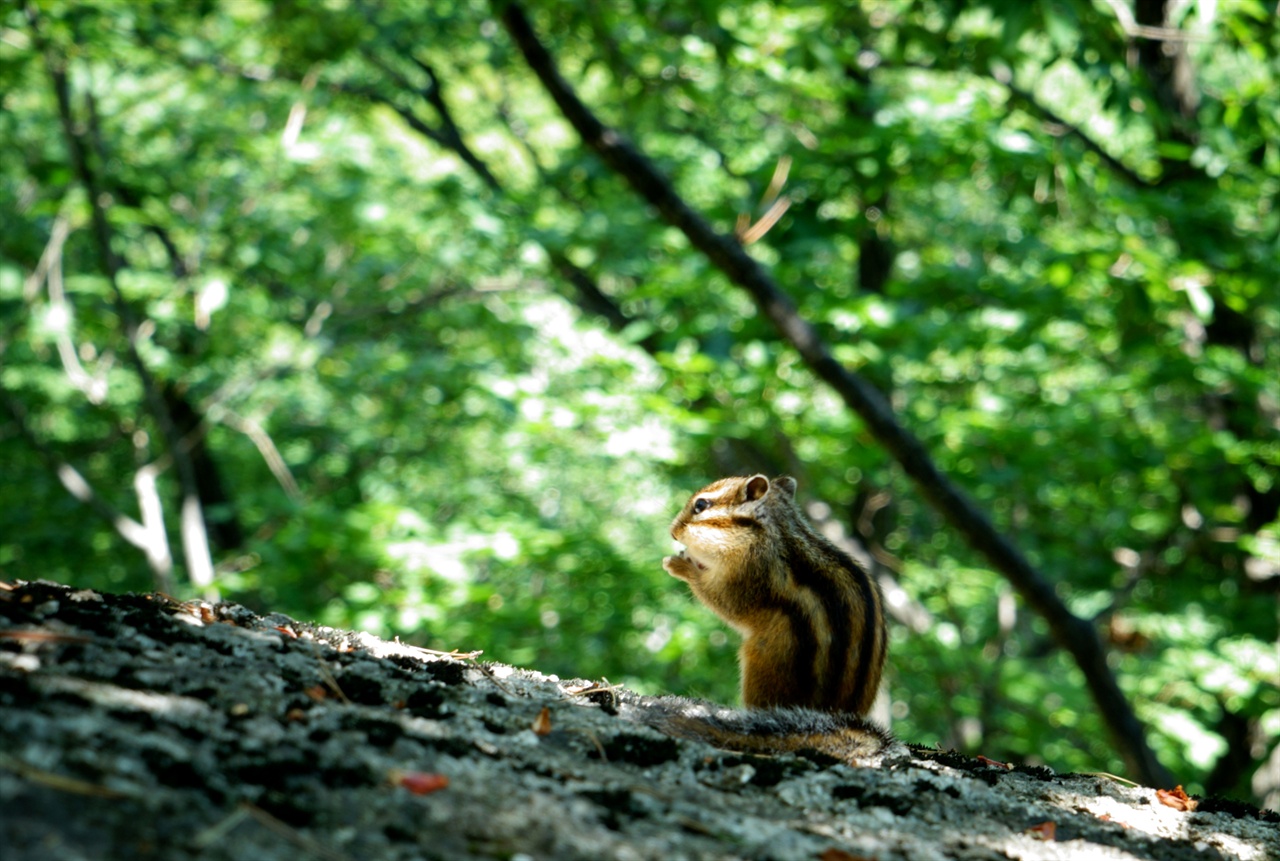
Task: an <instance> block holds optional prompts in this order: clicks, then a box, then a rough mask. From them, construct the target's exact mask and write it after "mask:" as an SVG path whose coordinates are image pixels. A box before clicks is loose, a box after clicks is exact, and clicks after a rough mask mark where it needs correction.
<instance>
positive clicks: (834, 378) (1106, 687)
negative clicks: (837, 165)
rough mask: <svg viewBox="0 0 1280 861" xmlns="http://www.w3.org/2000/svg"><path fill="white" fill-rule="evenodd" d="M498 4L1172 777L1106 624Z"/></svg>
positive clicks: (628, 166)
mask: <svg viewBox="0 0 1280 861" xmlns="http://www.w3.org/2000/svg"><path fill="white" fill-rule="evenodd" d="M495 9H496V11H497V12H498V14H499V15H500V17H501V19H502V21H503V24H504V25H505V26H506V28H507V30H508V32H509V33H510V34H511V37H512V39H513V40H514V42H515V44H516V46H517V47H518V48H519V50H520V51H521V53H523V55H524V57H525V60H526V62H528V64H529V67H530V68H531V69H532V70H533V72H534V74H535V75H537V77H538V79H539V80H540V81H541V82H542V84H543V86H544V87H545V88H546V90H547V92H548V93H549V94H550V96H551V98H552V99H553V100H554V101H555V103H556V105H557V106H558V107H559V108H560V111H561V112H562V113H563V114H564V115H565V118H566V119H568V120H569V122H570V123H571V124H572V125H573V127H574V128H575V129H576V130H577V132H578V134H579V136H581V138H582V140H583V141H584V143H586V144H587V146H588V147H590V148H591V149H592V150H594V151H595V152H596V153H597V154H598V155H599V156H600V158H601V159H602V160H603V161H604V162H605V164H607V165H608V166H609V167H610V168H611V169H612V170H614V171H615V172H616V173H617V174H619V175H620V176H621V177H623V178H624V179H625V180H626V181H627V182H628V183H629V184H630V185H631V186H632V188H633V189H635V191H636V192H637V193H639V194H640V195H641V196H642V197H643V198H644V199H645V200H647V201H648V202H649V203H650V204H652V205H653V206H654V207H655V208H656V209H657V210H658V212H659V214H661V216H662V217H663V218H664V219H665V220H666V221H667V222H668V223H669V224H671V225H673V226H674V227H677V228H678V229H680V231H681V232H683V233H684V234H685V236H686V237H687V238H688V239H689V241H690V243H691V244H692V245H693V246H694V247H695V248H697V249H698V250H699V251H701V252H702V253H703V254H704V255H705V256H706V257H707V258H708V259H709V260H710V261H711V262H712V264H713V265H715V266H716V268H718V269H720V270H721V271H722V272H723V273H725V275H727V276H728V277H729V279H730V280H731V281H733V283H735V284H737V285H738V286H739V287H741V288H742V289H744V290H746V291H747V292H748V293H750V294H751V296H752V297H753V298H754V299H755V302H756V305H757V306H758V307H759V309H760V311H761V313H763V314H764V315H765V316H766V317H767V318H768V319H769V320H770V322H772V323H773V325H774V326H775V327H776V328H777V330H778V331H779V333H781V335H782V336H783V338H785V339H786V340H787V341H788V342H789V343H790V344H791V345H792V346H793V347H794V348H795V349H796V350H797V351H798V352H799V353H800V355H801V356H802V358H803V359H804V361H805V363H806V364H808V365H809V367H810V368H811V369H812V370H813V371H814V373H816V374H817V375H818V377H820V378H821V379H822V380H823V381H825V382H826V383H827V384H828V385H830V386H831V387H832V388H833V389H835V390H836V392H837V393H838V394H839V395H840V396H841V398H842V399H843V400H844V402H845V404H846V405H847V406H848V407H849V408H850V409H852V410H854V411H855V412H856V413H857V414H858V415H859V416H860V417H861V418H862V420H863V422H864V423H865V424H866V426H867V429H868V430H869V431H870V432H871V433H872V435H873V436H874V437H875V438H876V440H877V441H878V442H879V443H880V444H881V445H882V446H884V447H885V449H886V450H888V451H889V453H890V454H891V455H892V456H893V457H894V458H895V459H896V460H897V461H898V463H899V464H901V466H902V468H903V470H904V471H905V472H906V473H907V475H909V476H910V477H911V478H912V480H913V481H914V482H915V483H916V485H917V487H918V488H919V489H920V492H921V493H922V494H923V495H924V496H925V498H926V499H928V500H929V502H930V504H932V505H933V507H934V508H935V509H937V510H938V511H939V512H940V513H941V514H942V515H943V516H944V517H945V518H946V519H947V520H948V521H949V522H950V523H951V524H952V525H953V526H954V527H955V528H956V529H957V530H958V531H959V532H960V533H961V534H962V535H963V536H964V537H965V539H966V540H967V541H968V542H969V544H970V546H972V547H973V548H974V549H975V550H977V551H979V552H980V553H982V554H983V555H984V556H986V558H987V559H988V561H989V562H990V563H991V564H992V566H993V567H994V568H995V569H996V570H998V571H1000V572H1001V573H1002V574H1004V576H1005V577H1006V578H1007V579H1008V580H1009V582H1010V583H1011V584H1012V585H1013V586H1014V588H1015V589H1016V590H1017V591H1018V593H1019V594H1020V595H1021V596H1022V598H1023V600H1025V601H1026V602H1027V603H1028V604H1029V605H1030V606H1031V607H1032V608H1033V609H1034V610H1035V611H1036V612H1037V613H1039V614H1040V615H1041V616H1042V617H1043V618H1044V619H1045V620H1046V621H1047V622H1048V624H1049V627H1050V629H1051V631H1052V632H1053V636H1054V639H1055V640H1056V641H1057V643H1058V645H1059V646H1060V647H1061V648H1063V649H1065V650H1066V651H1067V652H1068V653H1070V654H1071V655H1072V657H1073V658H1074V659H1075V661H1076V663H1077V664H1078V665H1079V666H1080V668H1081V670H1083V671H1084V675H1085V679H1086V681H1087V683H1088V686H1089V689H1090V692H1091V693H1092V695H1093V698H1094V700H1095V702H1096V703H1097V706H1098V709H1099V712H1100V713H1101V715H1102V717H1103V720H1104V721H1105V722H1106V723H1107V725H1108V726H1109V727H1110V729H1111V732H1112V733H1113V735H1114V737H1115V740H1116V742H1117V746H1118V749H1119V751H1120V753H1121V755H1122V756H1123V757H1124V759H1125V761H1126V763H1127V765H1128V767H1129V768H1130V769H1131V770H1132V771H1133V772H1134V773H1135V774H1136V775H1137V776H1138V777H1139V778H1140V779H1141V780H1143V781H1145V782H1146V783H1148V784H1151V785H1154V786H1162V785H1169V783H1170V775H1169V772H1168V771H1167V770H1166V769H1165V768H1164V766H1163V765H1161V764H1160V762H1159V760H1158V759H1157V758H1156V756H1155V754H1154V752H1153V751H1152V750H1151V748H1150V746H1149V745H1148V744H1147V740H1146V735H1145V731H1144V728H1143V726H1142V723H1141V722H1140V721H1139V720H1138V718H1137V716H1136V715H1135V714H1134V712H1133V709H1132V707H1131V706H1130V704H1129V702H1128V700H1127V699H1126V698H1125V696H1124V693H1123V692H1122V691H1121V690H1120V686H1119V685H1118V684H1117V682H1116V678H1115V675H1114V674H1113V673H1112V672H1111V668H1110V667H1109V666H1108V665H1107V653H1106V650H1105V649H1104V648H1103V645H1102V641H1101V639H1100V638H1099V636H1098V632H1097V630H1096V629H1095V628H1094V627H1093V625H1092V624H1090V623H1089V622H1088V621H1087V620H1085V619H1081V618H1080V617H1078V616H1076V615H1075V614H1074V613H1072V612H1071V611H1070V609H1068V608H1067V606H1066V605H1065V604H1064V603H1063V602H1062V600H1061V599H1060V598H1058V596H1057V593H1056V592H1055V591H1054V588H1053V584H1052V583H1050V582H1049V581H1048V580H1047V579H1045V577H1044V576H1043V575H1042V574H1041V573H1040V572H1039V571H1037V570H1036V569H1035V568H1034V567H1033V566H1032V565H1031V563H1030V562H1029V561H1028V560H1027V558H1026V557H1025V556H1024V555H1023V554H1022V553H1021V552H1020V551H1019V550H1018V548H1017V547H1015V546H1014V545H1013V543H1012V542H1010V541H1009V540H1008V539H1007V538H1006V537H1005V536H1004V535H1002V534H1001V533H1000V532H999V531H998V530H997V529H996V528H995V526H994V524H992V522H991V521H990V519H989V518H988V517H987V516H986V514H985V513H984V512H983V511H982V510H981V509H979V508H978V507H977V505H975V504H974V503H973V501H972V500H970V499H969V497H968V496H967V495H966V494H965V493H964V492H963V491H962V490H961V489H960V488H959V487H958V486H956V485H955V484H954V483H953V482H952V481H951V480H950V479H949V478H948V477H947V476H945V475H944V474H943V473H942V472H941V471H940V470H939V469H938V467H937V465H936V464H934V462H933V460H932V459H931V458H930V457H929V454H928V452H927V451H926V449H925V447H924V445H923V444H922V443H921V442H920V440H918V439H917V438H916V437H915V436H914V435H913V434H911V433H910V432H909V431H908V430H906V429H905V428H904V427H903V426H902V425H901V424H899V423H898V420H897V418H896V416H895V415H894V413H893V410H892V408H891V407H890V406H889V403H888V402H887V401H886V400H885V398H884V396H883V395H882V394H881V393H880V392H879V391H878V390H877V389H876V388H875V387H874V386H872V385H871V384H870V383H868V382H867V381H866V380H864V379H863V378H862V377H860V376H859V375H858V374H856V373H854V372H852V371H850V370H848V369H846V368H845V367H844V366H843V365H841V364H840V363H839V362H838V361H836V359H835V357H834V356H833V355H832V354H831V351H830V349H829V348H828V347H827V345H826V343H824V342H823V340H822V338H821V337H820V335H819V334H818V332H817V330H816V329H815V328H814V327H813V326H812V325H811V324H810V323H809V322H808V321H807V320H805V319H804V318H803V317H801V316H800V315H799V314H798V313H797V311H796V307H795V305H794V304H793V303H792V302H791V300H790V298H789V297H788V296H787V295H786V294H785V293H784V292H783V291H782V289H781V288H780V287H779V286H778V284H777V283H776V282H775V281H774V280H773V277H772V276H771V275H770V274H769V273H768V272H767V271H766V270H765V268H764V267H763V266H762V265H761V264H760V263H758V262H757V261H756V260H755V259H754V258H752V257H751V256H750V255H749V254H747V253H746V251H745V250H744V249H743V248H742V246H741V245H740V244H739V243H738V242H737V241H736V240H735V239H734V238H733V237H732V236H729V235H726V234H722V233H719V232H717V231H716V230H715V229H714V228H712V226H711V225H710V224H709V223H708V222H707V221H706V220H705V219H704V218H703V217H702V216H701V215H699V214H698V213H697V212H695V211H693V210H692V209H691V208H690V207H689V206H688V205H687V204H686V203H685V202H684V200H683V199H682V198H681V197H680V196H679V195H678V194H677V193H676V191H675V189H674V188H673V187H672V185H671V183H670V181H669V180H668V179H667V178H666V176H665V175H663V174H662V172H661V171H659V170H658V168H657V167H656V166H655V165H654V164H653V162H651V161H650V160H649V159H648V158H647V157H646V156H645V155H644V154H643V153H641V152H640V151H639V150H638V149H637V148H636V147H635V146H634V145H632V144H631V143H630V142H628V141H627V140H625V139H624V138H623V137H622V136H621V135H620V134H619V133H618V132H616V131H614V130H613V129H611V128H608V127H607V126H605V125H604V124H603V123H602V122H601V121H600V120H599V119H597V118H596V116H595V114H593V113H592V112H591V110H590V109H589V108H588V107H587V106H586V105H585V104H583V103H582V101H581V100H580V99H579V98H578V97H577V94H576V93H575V92H574V91H573V89H572V87H571V86H570V85H569V84H568V82H566V81H565V80H564V78H563V77H561V75H560V73H559V71H558V70H557V68H556V66H555V62H554V60H553V59H552V57H551V55H550V54H549V53H548V52H547V49H546V48H545V47H544V46H543V45H542V43H541V41H540V40H539V39H538V37H537V35H536V34H535V33H534V31H533V28H532V26H531V25H530V23H529V19H528V18H527V17H526V16H525V14H524V12H523V10H522V9H521V8H520V6H519V5H518V4H517V3H506V4H503V3H501V2H498V3H495Z"/></svg>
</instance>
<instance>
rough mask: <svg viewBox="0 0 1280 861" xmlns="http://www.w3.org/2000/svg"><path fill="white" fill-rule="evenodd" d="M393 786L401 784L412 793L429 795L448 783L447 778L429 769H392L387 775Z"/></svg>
mask: <svg viewBox="0 0 1280 861" xmlns="http://www.w3.org/2000/svg"><path fill="white" fill-rule="evenodd" d="M388 776H389V777H390V778H391V783H392V784H393V785H395V786H403V787H404V788H405V789H407V790H409V791H410V792H412V793H413V794H414V795H430V794H431V793H433V792H438V791H439V790H441V789H444V788H445V787H447V786H448V785H449V778H448V777H447V776H445V775H443V774H436V773H435V772H431V771H400V770H398V769H393V770H392V771H391V773H390V774H389V775H388Z"/></svg>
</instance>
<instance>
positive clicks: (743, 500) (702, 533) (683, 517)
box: [671, 475, 796, 570]
mask: <svg viewBox="0 0 1280 861" xmlns="http://www.w3.org/2000/svg"><path fill="white" fill-rule="evenodd" d="M795 494H796V481H795V479H794V478H791V477H790V476H786V475H783V476H779V477H777V478H775V479H773V481H770V480H769V479H768V478H767V477H765V476H763V475H753V476H751V477H749V478H745V477H734V478H722V479H720V480H719V481H716V482H713V483H712V484H709V485H707V486H706V487H704V488H702V490H699V491H698V492H697V493H695V494H694V495H693V496H692V497H690V499H689V501H688V502H687V503H685V506H684V509H683V510H682V511H681V512H680V513H679V514H678V515H676V519H675V520H674V521H672V523H671V537H672V538H674V539H675V540H676V541H679V542H680V543H681V544H683V545H684V546H685V551H684V553H682V554H681V555H682V556H684V557H685V558H686V559H688V560H689V561H690V562H692V563H693V564H694V565H695V566H697V567H698V568H699V569H702V570H706V569H708V568H713V567H716V566H717V565H718V564H719V563H720V562H722V561H727V560H728V559H729V558H731V557H733V556H736V555H737V554H740V553H744V552H746V551H747V550H748V549H749V547H750V546H751V544H752V543H753V542H755V541H757V540H759V538H761V537H762V535H763V533H764V532H765V530H766V529H767V527H768V522H769V520H770V517H769V511H770V509H773V508H775V507H777V506H789V505H794V501H795Z"/></svg>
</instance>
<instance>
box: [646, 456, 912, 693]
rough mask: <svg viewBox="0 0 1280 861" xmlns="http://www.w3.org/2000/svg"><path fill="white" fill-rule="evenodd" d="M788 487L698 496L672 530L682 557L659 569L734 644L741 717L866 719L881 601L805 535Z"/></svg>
mask: <svg viewBox="0 0 1280 861" xmlns="http://www.w3.org/2000/svg"><path fill="white" fill-rule="evenodd" d="M795 487H796V484H795V481H794V479H791V478H789V477H786V476H782V477H779V478H776V479H774V480H773V481H772V482H770V481H769V479H768V478H766V477H765V476H763V475H755V476H751V477H750V478H725V479H721V480H720V481H717V482H715V483H713V484H711V485H708V486H707V487H705V488H703V489H702V490H700V491H699V492H698V493H696V494H694V496H693V497H692V498H691V499H690V500H689V502H688V503H687V504H686V505H685V507H684V510H683V511H681V512H680V514H679V516H677V517H676V519H675V521H674V522H673V523H672V526H671V535H672V537H674V538H675V539H676V540H677V541H679V542H681V543H682V544H684V545H685V548H686V549H685V551H684V552H683V553H681V554H680V555H679V556H669V557H667V558H666V559H664V560H663V567H664V568H666V570H667V571H668V573H670V574H671V575H672V576H675V577H678V578H680V579H682V580H685V581H687V582H688V583H689V586H690V588H691V589H692V591H693V593H694V594H695V595H697V596H698V598H699V599H700V600H701V601H702V602H703V603H704V604H706V605H707V606H708V607H710V608H711V609H712V610H713V611H715V612H716V613H717V614H719V615H720V616H721V617H722V618H724V619H725V621H727V622H728V623H729V624H730V625H732V626H733V627H734V628H736V629H737V630H738V631H739V632H740V633H741V634H742V637H743V641H742V648H741V650H740V652H739V663H740V665H741V670H742V700H743V703H744V704H745V705H747V706H751V707H765V706H806V707H809V708H814V709H820V710H823V711H840V712H852V713H855V714H859V715H862V714H866V712H867V711H868V710H869V709H870V708H871V704H872V703H873V702H874V700H875V696H876V691H877V689H878V688H879V685H880V676H881V673H882V671H883V668H884V659H885V652H886V646H887V640H886V633H885V623H884V613H883V608H882V600H881V597H880V591H879V589H878V588H877V587H876V584H875V581H874V580H872V579H871V576H870V575H869V574H868V573H867V571H866V570H864V569H863V568H862V567H861V566H860V565H858V564H857V563H856V562H854V561H853V559H851V558H850V557H849V556H848V555H847V554H845V553H843V552H842V551H841V550H840V549H839V548H837V547H836V546H835V545H834V544H832V543H831V542H830V541H828V540H827V539H826V538H824V537H823V536H822V535H820V534H819V533H817V532H816V531H815V530H814V529H813V527H811V526H810V525H809V523H808V522H807V521H806V520H805V518H804V516H803V514H801V512H800V509H799V508H798V507H797V505H796V503H795Z"/></svg>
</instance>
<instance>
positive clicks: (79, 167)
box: [26, 3, 213, 592]
mask: <svg viewBox="0 0 1280 861" xmlns="http://www.w3.org/2000/svg"><path fill="white" fill-rule="evenodd" d="M26 17H27V22H28V25H29V26H30V28H31V32H32V36H33V41H34V42H35V44H36V46H37V47H38V48H39V49H40V51H41V53H42V54H43V55H44V59H45V67H46V69H47V71H48V74H49V80H50V83H51V84H52V85H53V92H54V96H55V97H56V99H57V104H58V116H59V119H60V120H61V123H62V132H63V136H64V138H65V139H66V143H67V152H68V155H69V157H70V159H71V163H72V168H73V169H74V170H75V172H76V175H77V176H78V177H79V179H80V182H81V184H82V185H83V186H84V189H85V195H86V196H87V197H88V202H89V212H90V220H91V224H92V226H93V237H94V241H95V244H96V245H97V250H98V256H99V258H100V259H101V263H102V269H103V273H104V275H105V276H106V278H107V283H108V285H109V286H110V288H111V294H112V298H113V304H114V305H115V309H116V313H117V314H118V315H119V316H120V320H121V323H122V324H123V325H124V330H125V341H126V344H127V345H128V349H127V350H126V351H125V353H126V355H127V357H128V359H129V363H130V364H131V365H132V366H133V370H134V373H136V374H137V376H138V380H139V382H140V383H141V385H142V390H143V393H144V397H145V399H146V403H147V408H148V411H149V412H150V413H151V416H152V419H153V420H154V421H155V423H156V426H157V427H158V429H159V431H160V436H161V438H162V439H163V440H164V443H165V448H166V450H167V451H168V452H169V454H170V456H171V457H172V458H173V462H174V465H175V466H176V468H177V474H178V482H179V486H180V488H181V492H182V515H181V532H182V537H183V551H184V557H185V560H186V565H187V573H188V576H190V578H191V581H192V583H193V584H194V585H196V586H197V587H199V588H201V589H202V590H204V591H206V592H210V591H211V590H212V585H213V562H212V559H211V558H210V555H209V539H208V534H207V532H206V530H205V525H204V514H203V510H202V506H201V504H200V496H199V491H198V489H197V485H196V475H195V468H194V466H193V465H192V463H191V458H190V457H189V456H188V454H187V452H186V451H185V450H184V449H183V447H182V444H181V439H180V438H179V434H178V430H177V427H176V425H175V423H174V420H173V417H172V416H171V415H170V414H169V411H168V410H167V409H166V407H165V404H164V400H163V398H162V396H161V393H160V390H159V387H158V386H157V385H156V381H155V378H154V377H153V376H152V374H151V369H150V368H148V367H147V364H146V362H145V361H143V359H142V354H141V353H140V352H139V350H138V323H137V319H136V317H135V315H134V312H133V308H132V307H131V306H130V305H129V302H128V300H127V299H126V298H125V296H124V291H123V290H121V288H120V279H119V273H120V269H121V263H120V260H119V258H118V257H117V256H116V254H115V252H114V251H113V250H112V248H111V239H112V230H111V224H110V222H109V221H108V220H107V214H106V210H105V205H106V203H105V201H106V198H105V194H104V190H103V188H102V184H101V183H100V182H99V178H98V176H97V174H96V173H95V172H94V170H93V168H92V167H91V166H90V164H89V154H88V151H87V147H86V146H85V141H84V139H83V136H82V133H81V132H80V131H78V128H77V123H76V120H75V117H74V114H73V111H72V107H71V87H70V84H69V82H68V80H67V73H66V68H65V65H64V61H63V60H62V59H61V58H60V57H58V56H56V55H55V53H54V51H53V48H52V46H51V44H50V43H49V41H48V40H47V39H46V38H45V36H44V33H43V32H42V30H41V27H40V16H39V13H38V12H37V11H36V8H35V6H34V5H32V4H30V3H29V4H28V5H27V7H26Z"/></svg>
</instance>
